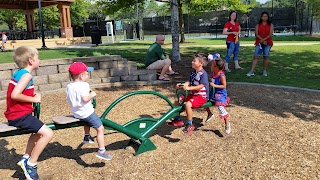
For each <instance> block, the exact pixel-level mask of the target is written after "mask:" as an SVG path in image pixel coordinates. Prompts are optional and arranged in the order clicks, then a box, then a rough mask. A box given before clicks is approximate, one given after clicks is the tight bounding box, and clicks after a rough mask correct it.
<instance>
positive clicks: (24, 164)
mask: <svg viewBox="0 0 320 180" xmlns="http://www.w3.org/2000/svg"><path fill="white" fill-rule="evenodd" d="M28 159H29V158H25V157H22V158H21V159H20V161H19V162H18V163H17V165H19V166H20V167H21V169H22V171H23V173H24V175H25V176H26V177H27V174H28V173H27V169H26V164H27V162H28Z"/></svg>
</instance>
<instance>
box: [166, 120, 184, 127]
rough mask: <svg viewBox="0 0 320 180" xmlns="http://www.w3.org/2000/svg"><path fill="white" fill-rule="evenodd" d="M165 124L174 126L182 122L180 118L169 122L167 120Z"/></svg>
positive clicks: (179, 125) (181, 124) (178, 125)
mask: <svg viewBox="0 0 320 180" xmlns="http://www.w3.org/2000/svg"><path fill="white" fill-rule="evenodd" d="M167 124H168V126H175V127H181V126H184V122H183V121H182V120H173V121H171V122H168V123H167Z"/></svg>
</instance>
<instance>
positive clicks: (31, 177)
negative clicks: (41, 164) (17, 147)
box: [18, 157, 39, 180]
mask: <svg viewBox="0 0 320 180" xmlns="http://www.w3.org/2000/svg"><path fill="white" fill-rule="evenodd" d="M28 159H29V158H24V157H22V158H21V160H20V161H19V162H18V165H19V166H20V167H21V169H22V170H23V173H24V175H25V176H26V178H27V179H28V180H39V175H38V172H37V166H29V165H28V164H27V162H28Z"/></svg>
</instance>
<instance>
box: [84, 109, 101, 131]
mask: <svg viewBox="0 0 320 180" xmlns="http://www.w3.org/2000/svg"><path fill="white" fill-rule="evenodd" d="M81 120H82V121H85V122H87V123H88V124H89V126H90V127H93V128H95V129H98V128H99V127H100V126H101V125H102V122H101V120H100V118H99V117H98V115H97V114H96V113H95V112H93V113H92V114H91V115H90V116H88V117H86V118H84V119H81Z"/></svg>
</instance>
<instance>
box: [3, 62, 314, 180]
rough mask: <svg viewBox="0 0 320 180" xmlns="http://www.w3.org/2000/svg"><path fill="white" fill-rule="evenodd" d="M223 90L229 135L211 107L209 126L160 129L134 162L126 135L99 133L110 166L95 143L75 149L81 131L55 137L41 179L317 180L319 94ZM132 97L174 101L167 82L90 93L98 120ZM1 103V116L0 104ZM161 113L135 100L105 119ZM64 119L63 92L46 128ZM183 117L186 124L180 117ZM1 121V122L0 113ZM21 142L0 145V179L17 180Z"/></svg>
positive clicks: (45, 108) (45, 104)
mask: <svg viewBox="0 0 320 180" xmlns="http://www.w3.org/2000/svg"><path fill="white" fill-rule="evenodd" d="M179 66H184V67H186V65H183V64H179ZM175 68H177V69H179V68H178V65H176V66H175ZM180 73H181V75H180V76H177V77H175V78H174V79H175V80H177V81H180V80H186V74H188V72H180ZM227 89H228V93H229V96H230V98H231V104H230V106H228V107H227V108H226V109H227V111H228V112H229V113H230V115H231V117H230V121H231V126H232V132H231V134H230V135H226V134H225V133H224V123H223V121H221V120H219V118H218V110H217V109H216V108H215V107H211V110H212V111H213V112H214V113H215V115H216V116H215V118H214V119H213V120H211V121H210V122H208V123H204V119H205V118H206V116H207V114H206V112H205V110H203V109H200V110H195V111H194V115H193V117H194V124H195V126H196V130H195V131H194V132H193V133H192V134H191V135H188V136H186V135H183V133H182V131H181V130H182V128H173V127H169V126H167V125H165V124H163V125H162V126H160V127H159V128H158V129H157V130H156V131H155V132H154V133H153V135H151V137H150V139H151V141H152V142H153V143H154V144H155V145H156V146H157V149H156V150H153V151H149V152H146V153H143V154H140V155H139V156H134V155H133V154H134V152H135V149H134V148H132V147H129V148H127V149H124V147H125V146H126V145H127V143H128V141H129V138H128V137H127V136H126V135H124V134H122V133H119V132H116V131H110V130H106V131H105V143H106V148H107V150H108V151H109V152H110V153H111V155H112V156H113V159H112V160H111V161H103V160H99V159H98V158H96V157H95V153H96V151H97V143H95V144H85V145H81V142H82V138H83V128H82V127H78V128H72V129H64V130H58V131H54V133H55V134H54V138H53V140H52V142H51V143H50V144H49V145H48V146H47V147H46V149H45V150H44V152H43V153H42V155H41V157H40V159H39V162H38V168H39V169H38V172H39V174H40V176H41V179H56V180H61V179H63V180H69V179H320V138H319V134H320V127H319V124H320V98H319V97H320V96H319V93H315V92H306V91H299V90H286V89H278V88H277V89H272V88H266V87H255V86H245V85H228V87H227ZM136 90H153V91H157V92H159V93H162V94H163V95H165V96H167V97H168V98H169V99H170V100H171V101H172V102H173V101H174V100H175V94H174V83H171V84H170V83H169V84H161V85H156V86H131V87H120V88H100V89H96V92H97V104H98V106H97V109H96V112H97V114H99V115H100V114H102V113H103V112H104V111H105V109H106V108H107V107H108V106H109V105H110V104H111V103H112V102H113V101H114V100H116V99H117V98H119V97H120V96H122V95H123V94H125V93H127V92H131V91H136ZM0 104H1V106H0V111H1V112H3V111H4V110H5V102H1V103H0ZM168 110H169V106H168V105H167V104H166V102H165V101H163V100H162V99H160V98H158V97H155V96H151V95H140V96H132V97H130V98H128V99H126V100H125V101H123V102H121V103H120V104H118V105H117V106H116V107H115V108H114V109H113V110H112V111H111V112H110V114H109V115H108V116H107V117H108V118H109V119H111V120H113V121H115V122H117V123H119V124H123V123H125V122H128V121H130V120H132V119H135V118H138V117H141V116H152V117H160V116H161V115H163V114H164V113H165V112H167V111H168ZM68 114H70V111H69V107H68V105H67V102H66V97H65V92H64V91H61V92H55V93H49V94H45V95H43V98H42V103H41V119H42V120H43V121H44V122H45V123H50V122H51V119H52V117H54V116H58V115H68ZM182 116H183V118H184V120H185V113H183V114H182ZM0 121H2V122H5V121H6V120H5V118H4V116H3V114H1V116H0ZM91 132H92V135H93V136H95V134H96V133H95V131H94V130H92V131H91ZM27 139H28V136H27V135H20V136H15V137H6V138H1V139H0V152H1V154H0V162H1V163H0V179H24V175H23V173H22V171H21V169H20V168H19V167H18V166H17V165H16V163H17V162H18V160H19V158H20V155H21V154H23V153H24V150H25V145H26V141H27Z"/></svg>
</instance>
